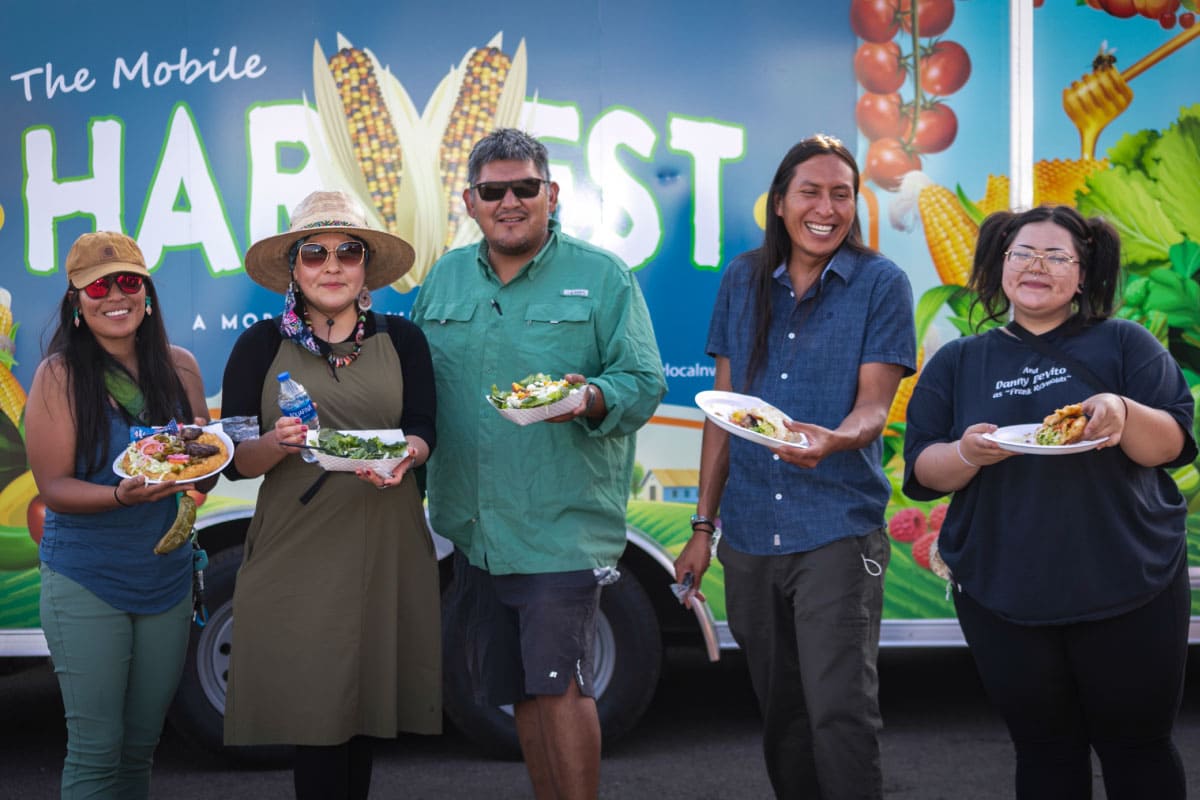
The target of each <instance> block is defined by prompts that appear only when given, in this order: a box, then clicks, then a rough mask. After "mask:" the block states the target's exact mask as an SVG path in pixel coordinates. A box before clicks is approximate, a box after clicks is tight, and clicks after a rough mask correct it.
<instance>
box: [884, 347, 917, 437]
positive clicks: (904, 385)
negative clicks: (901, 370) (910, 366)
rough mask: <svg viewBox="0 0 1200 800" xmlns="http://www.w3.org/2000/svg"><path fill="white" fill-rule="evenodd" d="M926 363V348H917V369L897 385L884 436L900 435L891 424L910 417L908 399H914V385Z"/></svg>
mask: <svg viewBox="0 0 1200 800" xmlns="http://www.w3.org/2000/svg"><path fill="white" fill-rule="evenodd" d="M924 363H925V348H924V347H921V348H920V349H918V350H917V371H916V372H914V373H913V374H912V375H909V376H908V377H907V378H904V379H902V380H901V381H900V385H899V386H898V387H896V396H895V397H893V398H892V405H891V406H890V407H889V408H888V415H887V423H886V424H885V425H884V427H883V435H884V436H899V435H900V434H898V433H896V432H895V431H893V430H891V426H892V423H893V422H904V420H905V419H907V418H908V401H909V400H911V399H912V393H913V387H915V386H916V385H917V378H919V377H921V366H922V365H923V364H924Z"/></svg>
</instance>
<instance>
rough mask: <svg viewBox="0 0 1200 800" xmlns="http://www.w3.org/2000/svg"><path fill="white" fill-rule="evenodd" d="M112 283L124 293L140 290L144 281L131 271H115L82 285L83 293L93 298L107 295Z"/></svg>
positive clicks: (134, 292) (133, 292)
mask: <svg viewBox="0 0 1200 800" xmlns="http://www.w3.org/2000/svg"><path fill="white" fill-rule="evenodd" d="M114 283H115V284H116V285H117V286H118V287H119V288H120V289H121V291H122V292H124V293H125V294H137V293H138V292H140V291H141V290H142V284H143V283H144V281H143V280H142V276H141V275H134V274H133V273H132V272H117V273H115V274H113V275H105V276H104V277H103V278H96V280H94V281H92V282H91V283H89V284H88V285H87V286H85V287H83V293H84V294H86V295H87V296H88V297H90V298H92V299H93V300H100V299H102V298H105V297H108V293H109V291H110V290H111V289H112V285H113V284H114Z"/></svg>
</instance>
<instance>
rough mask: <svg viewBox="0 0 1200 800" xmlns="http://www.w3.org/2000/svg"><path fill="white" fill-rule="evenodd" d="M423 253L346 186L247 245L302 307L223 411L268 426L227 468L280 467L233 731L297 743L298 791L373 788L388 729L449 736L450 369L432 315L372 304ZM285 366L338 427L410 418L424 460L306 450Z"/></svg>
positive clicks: (247, 566) (260, 506) (257, 349)
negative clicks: (445, 697) (432, 523)
mask: <svg viewBox="0 0 1200 800" xmlns="http://www.w3.org/2000/svg"><path fill="white" fill-rule="evenodd" d="M412 262H413V250H412V248H411V247H410V246H409V245H408V243H407V242H405V241H403V240H402V239H399V238H397V237H395V236H393V235H391V234H388V233H383V232H380V231H376V230H371V229H369V228H368V227H367V225H366V222H365V219H364V216H363V214H362V212H361V211H360V210H359V209H358V207H357V206H356V204H355V203H354V202H353V201H351V200H350V198H349V197H347V196H346V195H345V194H342V193H340V192H315V193H313V194H311V195H309V196H308V197H306V198H305V199H304V200H303V201H302V202H301V203H300V205H299V206H297V207H296V209H295V210H294V211H293V212H292V224H291V229H290V230H289V232H287V233H284V234H279V235H276V236H270V237H267V238H266V239H263V240H261V241H259V242H256V243H255V244H254V245H253V246H252V247H251V248H250V250H249V251H248V252H247V253H246V272H247V274H248V275H249V276H250V277H251V278H252V279H254V281H255V282H257V283H259V284H261V285H262V286H265V287H266V288H268V289H271V290H273V291H276V292H280V293H281V294H283V295H284V297H285V301H284V309H283V314H282V316H281V317H280V318H279V319H277V320H275V319H267V320H263V321H261V322H259V323H257V324H256V325H254V326H252V327H251V328H250V329H248V330H247V331H246V332H245V333H244V334H242V336H241V337H240V338H239V339H238V341H237V344H236V345H235V346H234V349H233V352H232V354H231V355H230V358H229V363H228V364H227V365H226V367H225V380H224V390H223V392H224V396H223V408H222V412H223V413H224V414H225V415H227V416H228V415H257V416H258V418H259V421H260V428H261V430H262V435H261V436H260V437H259V438H257V439H252V440H249V441H244V442H241V443H239V444H238V445H237V448H236V450H235V452H234V458H233V463H232V464H231V465H230V468H229V470H228V471H227V475H228V476H229V477H231V478H234V479H236V478H252V477H257V476H260V475H261V476H264V480H263V483H262V486H261V488H260V489H259V493H258V503H257V506H256V509H255V514H254V519H253V521H252V522H251V524H250V529H249V531H248V533H247V535H246V548H245V554H244V559H243V563H242V567H241V569H240V571H239V572H238V578H237V588H236V590H235V592H234V598H233V613H234V618H235V619H236V620H237V623H236V626H235V629H234V640H233V652H232V657H231V659H230V672H229V685H228V694H227V695H226V704H225V741H226V743H227V744H232V745H251V744H295V745H297V751H296V761H295V770H294V775H295V785H296V796H297V797H298V798H309V797H313V798H316V797H335V796H336V797H350V798H365V797H366V796H367V792H368V788H369V784H370V777H371V745H370V737H394V736H395V735H396V734H397V732H399V731H404V732H409V733H439V732H440V731H441V713H442V712H441V654H440V644H439V630H440V613H439V601H438V574H437V559H436V556H435V554H434V548H433V543H432V540H431V538H430V535H429V531H428V529H427V528H426V525H425V516H424V511H423V508H422V503H421V493H420V490H419V489H418V487H417V482H416V477H415V475H413V474H412V471H411V470H412V468H414V467H416V466H420V465H421V464H423V463H425V460H426V459H427V458H428V457H429V453H430V450H431V448H432V447H433V445H434V408H435V398H434V383H433V368H432V363H431V360H430V355H429V348H428V346H427V344H426V342H425V338H424V336H423V335H422V334H421V332H420V330H419V329H418V328H417V327H416V326H415V325H413V324H412V323H410V322H409V321H408V320H406V319H403V318H401V317H384V316H382V315H378V314H372V313H370V311H369V308H370V306H371V295H370V292H371V291H372V290H374V289H379V288H381V287H384V286H387V285H388V284H390V283H392V282H393V281H395V280H396V279H398V278H399V277H400V276H401V275H403V274H404V273H405V272H406V271H407V270H408V269H409V268H410V267H411V266H412ZM285 370H286V371H288V372H290V373H291V375H292V377H294V378H295V379H297V380H298V381H299V382H300V383H302V384H303V385H304V386H305V387H306V388H307V390H308V392H309V394H310V396H311V397H312V398H313V400H314V402H315V403H316V405H317V407H318V411H319V415H320V420H321V425H322V427H324V428H334V429H386V428H402V429H403V430H404V434H405V438H406V440H407V442H408V445H409V453H410V454H411V455H412V457H411V458H408V459H406V460H405V461H403V462H402V463H401V464H400V465H399V466H398V467H397V468H396V469H395V470H394V471H393V472H392V474H391V475H390V476H388V477H386V478H381V477H380V476H379V475H377V474H375V473H374V472H373V471H370V470H361V471H359V473H357V474H353V473H347V472H336V473H333V472H330V473H323V472H322V470H321V467H320V466H318V465H316V464H310V463H308V462H306V461H304V460H303V459H302V458H301V457H300V455H299V452H300V451H298V450H297V449H296V448H295V447H294V446H290V445H297V444H303V443H304V441H305V433H306V428H305V426H304V425H303V424H302V423H301V422H300V420H299V419H296V418H294V417H284V416H282V415H281V412H280V410H279V407H278V405H277V399H278V392H279V389H278V382H277V381H276V375H277V374H278V373H280V372H283V371H285Z"/></svg>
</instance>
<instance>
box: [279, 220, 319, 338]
mask: <svg viewBox="0 0 1200 800" xmlns="http://www.w3.org/2000/svg"><path fill="white" fill-rule="evenodd" d="M306 238H307V237H306ZM302 244H304V239H298V240H297V241H296V243H295V244H294V245H292V249H291V250H290V251H289V252H288V272H289V274H291V280H290V281H288V289H287V294H285V295H284V296H283V316H282V317H280V318H279V332H280V333H282V334H283V338H285V339H291V340H292V341H293V342H295V343H296V344H298V345H300V346H301V347H303V348H304V349H305V350H307V351H308V352H310V353H312V354H313V355H315V356H319V357H321V358H324V357H325V355H324V354H323V353H322V352H321V349H320V348H319V347H318V346H317V340H316V339H314V338H313V334H312V328H310V327H309V326H307V325H305V324H304V318H303V317H301V316H300V315H299V314H297V313H296V291H297V290H296V277H295V274H294V271H295V269H296V254H297V253H299V252H300V245H302Z"/></svg>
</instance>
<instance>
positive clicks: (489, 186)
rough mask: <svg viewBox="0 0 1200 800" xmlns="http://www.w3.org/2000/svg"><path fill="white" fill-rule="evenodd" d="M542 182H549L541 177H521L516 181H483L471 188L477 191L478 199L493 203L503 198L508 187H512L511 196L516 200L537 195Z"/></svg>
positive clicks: (527, 198)
mask: <svg viewBox="0 0 1200 800" xmlns="http://www.w3.org/2000/svg"><path fill="white" fill-rule="evenodd" d="M543 183H549V181H546V180H544V179H542V178H521V179H520V180H516V181H484V182H483V183H477V184H475V185H474V186H472V187H471V188H472V189H474V190H475V191H476V193H478V195H479V199H480V200H483V201H484V202H485V203H494V202H496V201H497V200H503V199H504V196H505V195H506V194H508V190H509V189H512V193H513V197H516V198H517V199H518V200H529V199H530V198H532V197H537V196H538V192H540V191H541V190H542V184H543Z"/></svg>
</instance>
